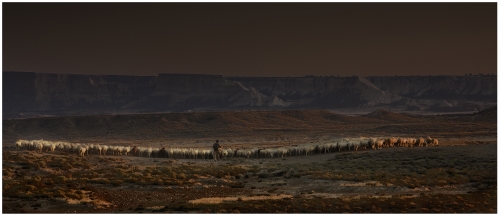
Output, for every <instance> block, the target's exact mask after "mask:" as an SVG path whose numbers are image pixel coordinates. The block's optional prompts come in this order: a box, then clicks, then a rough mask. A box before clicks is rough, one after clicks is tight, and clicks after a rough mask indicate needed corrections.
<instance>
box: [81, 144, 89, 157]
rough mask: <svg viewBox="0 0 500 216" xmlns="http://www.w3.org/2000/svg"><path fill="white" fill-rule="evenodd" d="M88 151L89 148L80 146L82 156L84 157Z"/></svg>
mask: <svg viewBox="0 0 500 216" xmlns="http://www.w3.org/2000/svg"><path fill="white" fill-rule="evenodd" d="M86 151H87V148H85V147H82V146H80V147H79V152H80V156H82V157H83V156H85V152H86Z"/></svg>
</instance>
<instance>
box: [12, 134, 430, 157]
mask: <svg viewBox="0 0 500 216" xmlns="http://www.w3.org/2000/svg"><path fill="white" fill-rule="evenodd" d="M438 144H439V143H438V140H437V139H434V138H431V137H427V138H425V139H424V138H422V137H420V138H418V139H415V138H396V137H391V138H366V137H361V138H342V139H339V140H335V141H330V142H326V143H323V144H317V143H316V144H313V143H310V144H303V145H296V146H283V147H276V148H239V149H231V148H222V149H220V151H219V152H216V153H218V154H219V155H220V156H221V157H222V158H223V159H224V158H230V157H244V158H272V157H281V158H283V157H287V156H301V155H306V156H307V155H311V154H321V153H330V152H335V151H348V150H355V151H358V150H366V149H374V150H377V149H382V148H390V147H416V146H430V145H438ZM16 148H17V149H18V150H21V149H27V150H30V151H37V152H39V153H44V152H55V151H59V152H66V153H70V154H71V153H73V154H79V155H80V156H88V155H90V154H94V155H126V156H139V157H155V158H177V159H214V151H213V149H202V148H155V147H137V146H134V147H131V146H111V145H101V144H85V143H68V142H63V141H47V140H18V141H16Z"/></svg>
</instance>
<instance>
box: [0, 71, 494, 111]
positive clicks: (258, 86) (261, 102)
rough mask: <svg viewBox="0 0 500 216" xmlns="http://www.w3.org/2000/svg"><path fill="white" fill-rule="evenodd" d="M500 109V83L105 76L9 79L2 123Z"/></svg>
mask: <svg viewBox="0 0 500 216" xmlns="http://www.w3.org/2000/svg"><path fill="white" fill-rule="evenodd" d="M494 105H496V77H487V76H464V77H456V76H404V77H399V76H398V77H357V76H353V77H315V76H307V77H224V76H221V75H200V74H187V75H186V74H159V75H158V76H107V75H104V76H99V75H72V74H48V73H29V72H3V117H4V118H24V117H29V116H40V115H56V116H57V115H93V114H111V113H150V112H189V111H207V110H242V109H261V110H267V109H368V108H369V109H372V110H374V109H376V108H379V107H383V108H386V109H387V108H388V107H389V108H391V107H392V108H398V109H399V110H424V111H470V110H481V109H484V108H487V107H490V106H494Z"/></svg>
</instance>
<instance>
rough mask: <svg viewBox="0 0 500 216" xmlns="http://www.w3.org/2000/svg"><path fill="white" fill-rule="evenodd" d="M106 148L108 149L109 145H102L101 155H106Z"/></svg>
mask: <svg viewBox="0 0 500 216" xmlns="http://www.w3.org/2000/svg"><path fill="white" fill-rule="evenodd" d="M108 149H109V146H107V145H103V146H102V155H106V152H107V151H108Z"/></svg>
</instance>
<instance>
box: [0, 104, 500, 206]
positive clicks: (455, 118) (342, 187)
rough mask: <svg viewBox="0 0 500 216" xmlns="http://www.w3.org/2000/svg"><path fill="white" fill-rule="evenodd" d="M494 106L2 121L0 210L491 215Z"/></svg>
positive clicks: (494, 191) (494, 189) (493, 199)
mask: <svg viewBox="0 0 500 216" xmlns="http://www.w3.org/2000/svg"><path fill="white" fill-rule="evenodd" d="M496 124H497V122H496V107H495V108H493V109H489V110H486V111H483V112H479V113H477V114H471V115H442V116H419V115H409V114H398V113H390V112H386V111H383V110H378V111H376V112H374V113H371V114H368V115H365V116H356V117H353V116H344V115H338V114H334V113H331V112H329V111H280V112H279V111H269V112H265V111H253V112H250V111H245V112H225V113H183V114H152V115H120V116H87V117H64V118H37V119H24V120H4V121H3V152H2V156H3V161H2V162H3V176H2V177H3V212H4V213H18V212H33V213H41V212H61V213H62V212H79V213H84V212H118V213H127V212H132V213H139V212H142V213H152V212H242V213H245V212H249V213H257V212H265V213H267V212H269V213H271V212H272V213H275V212H297V213H316V212H321V213H329V212H334V213H335V212H353V213H354V212H356V213H357V212H372V213H380V212H397V213H400V212H407V213H428V212H432V213H452V212H465V213H476V212H487V213H496V212H497V195H496V194H497V183H496V182H497V166H496V164H497V141H496V130H497V127H496ZM427 135H430V136H431V137H434V138H438V139H439V143H440V146H433V147H415V148H404V147H394V148H386V149H381V150H363V151H342V152H333V153H327V154H316V155H310V156H296V157H287V158H284V159H281V158H259V159H245V158H230V159H227V160H223V161H217V162H214V161H212V160H201V159H176V160H174V159H169V158H144V157H130V156H110V155H106V156H97V155H90V156H88V157H80V156H77V155H74V154H66V153H60V152H57V153H45V154H39V153H35V152H33V151H26V150H22V151H17V150H15V147H14V142H15V140H17V139H20V138H22V139H46V140H61V141H67V142H90V143H104V144H107V145H113V144H116V145H118V144H120V145H124V144H125V145H128V144H131V145H138V146H148V145H149V146H166V147H167V146H170V147H171V146H188V147H196V146H198V147H207V146H208V145H210V144H211V143H212V142H213V141H214V139H219V140H221V141H222V145H223V146H225V147H234V148H237V147H241V146H245V147H249V146H256V147H264V146H283V145H292V144H301V143H310V142H323V141H327V140H329V139H332V138H338V137H356V136H405V137H415V138H418V137H420V136H423V137H425V136H427Z"/></svg>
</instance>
